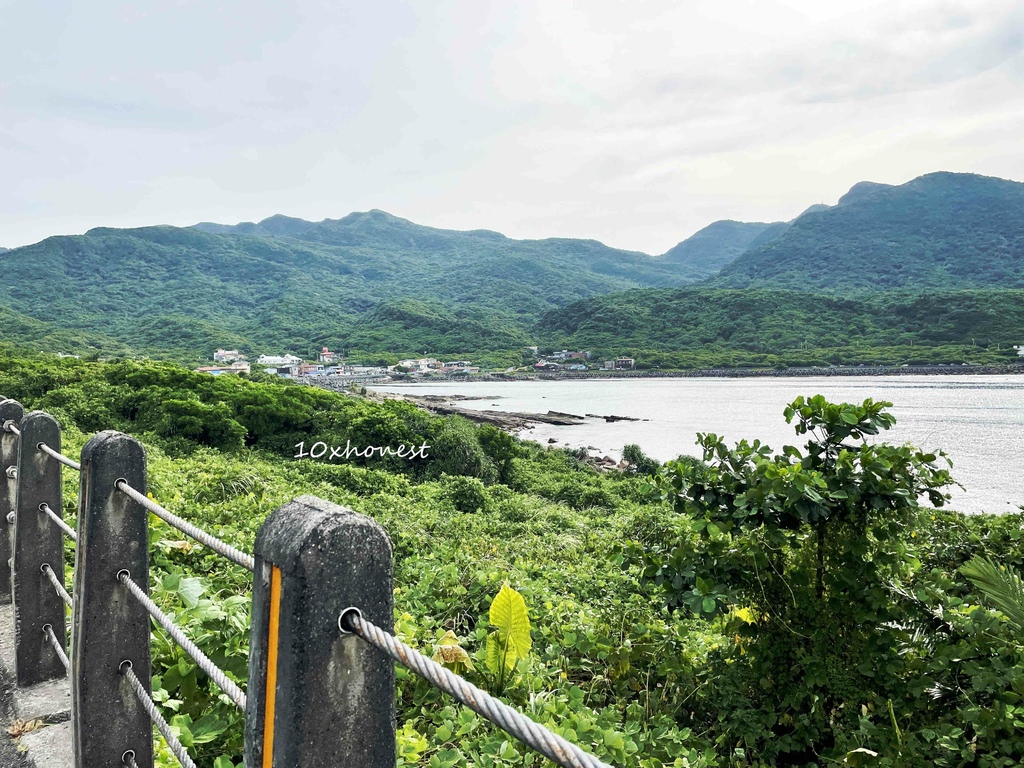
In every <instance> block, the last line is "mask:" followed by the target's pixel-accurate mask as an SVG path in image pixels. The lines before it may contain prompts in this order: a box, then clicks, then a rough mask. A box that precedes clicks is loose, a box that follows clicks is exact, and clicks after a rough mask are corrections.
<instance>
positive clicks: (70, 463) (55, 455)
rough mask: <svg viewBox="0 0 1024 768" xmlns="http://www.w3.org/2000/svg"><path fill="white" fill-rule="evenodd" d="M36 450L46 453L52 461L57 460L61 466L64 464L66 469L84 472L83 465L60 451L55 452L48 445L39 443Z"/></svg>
mask: <svg viewBox="0 0 1024 768" xmlns="http://www.w3.org/2000/svg"><path fill="white" fill-rule="evenodd" d="M36 448H37V449H38V450H40V451H42V452H43V453H45V454H46V455H47V456H49V457H50V458H51V459H56V460H57V461H59V462H60V463H61V464H63V465H64V466H65V467H71V469H73V470H75V471H76V472H81V471H82V465H81V464H79V463H78V462H77V461H75V460H74V459H69V458H68V457H67V456H65V455H64V454H63V453H61V452H60V451H55V450H53V448H51V447H50V446H48V445H47V444H46V443H38V444H37V445H36Z"/></svg>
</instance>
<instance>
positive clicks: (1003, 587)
mask: <svg viewBox="0 0 1024 768" xmlns="http://www.w3.org/2000/svg"><path fill="white" fill-rule="evenodd" d="M960 573H962V574H963V575H964V576H965V577H966V578H967V579H968V580H969V581H970V582H971V583H972V584H974V586H975V587H977V589H978V590H979V591H980V592H981V594H982V596H983V597H984V598H985V601H986V602H987V603H989V604H990V605H991V606H992V607H994V608H997V609H998V610H1000V611H1002V612H1003V613H1004V614H1005V615H1006V618H1008V619H1009V620H1010V622H1011V623H1012V624H1014V625H1015V626H1016V627H1017V629H1018V630H1021V631H1024V579H1022V578H1021V576H1020V574H1019V573H1017V572H1016V571H1012V570H1010V569H1009V568H1007V567H1006V566H1001V565H998V564H996V563H995V562H993V561H992V560H990V559H988V558H985V557H975V558H973V559H972V560H971V561H970V562H968V563H966V564H964V565H963V566H961V567H960Z"/></svg>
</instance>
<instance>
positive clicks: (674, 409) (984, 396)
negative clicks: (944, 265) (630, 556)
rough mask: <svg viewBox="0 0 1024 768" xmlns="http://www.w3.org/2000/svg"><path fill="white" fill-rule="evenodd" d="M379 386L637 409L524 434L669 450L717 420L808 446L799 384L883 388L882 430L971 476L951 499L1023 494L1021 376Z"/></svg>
mask: <svg viewBox="0 0 1024 768" xmlns="http://www.w3.org/2000/svg"><path fill="white" fill-rule="evenodd" d="M371 388H372V389H375V390H378V391H385V392H396V393H407V394H416V395H427V394H432V395H466V396H469V397H472V398H474V399H471V400H464V401H461V402H458V403H457V405H459V406H461V407H464V408H475V409H480V410H495V411H523V412H529V413H546V412H547V411H559V412H563V413H572V414H576V415H579V416H586V414H593V416H594V417H603V416H625V417H629V418H632V419H639V421H616V422H607V421H605V420H604V419H603V418H594V417H587V418H585V420H584V422H583V423H582V424H579V425H572V426H554V425H548V424H538V425H535V426H534V427H532V428H530V429H526V430H523V431H522V432H521V433H520V435H521V437H523V438H524V439H529V440H536V441H538V442H540V443H543V444H552V445H556V446H559V447H583V448H587V449H589V450H590V453H591V454H592V455H600V456H611V457H613V458H616V459H617V458H619V456H620V455H621V451H622V447H623V446H624V445H628V444H630V443H636V444H638V445H639V446H640V447H641V448H642V449H643V451H644V452H645V453H647V454H648V455H650V456H653V457H654V458H657V459H659V460H661V461H667V460H669V459H673V458H676V457H677V456H680V455H684V454H685V455H690V456H697V455H699V448H698V447H697V445H696V439H697V433H699V432H713V433H715V434H717V435H720V436H722V437H724V438H725V440H726V442H727V443H730V444H731V443H734V442H736V441H738V440H740V439H742V438H746V439H748V440H752V439H754V438H758V439H760V440H761V441H762V442H764V443H767V444H768V445H770V446H771V447H772V448H773V449H775V450H781V449H782V446H783V445H795V446H798V447H802V445H803V443H804V442H806V437H804V438H801V437H800V436H798V435H797V434H796V433H795V432H794V430H793V427H792V426H791V425H789V424H786V421H785V418H784V417H783V413H782V412H783V409H784V408H785V406H786V405H787V403H789V402H791V401H792V400H793V399H794V398H795V397H797V396H798V395H804V396H811V395H816V394H821V395H824V396H825V398H826V399H828V400H830V401H832V402H850V403H859V402H861V401H863V400H865V399H866V398H872V399H874V400H876V401H877V400H885V401H888V402H891V403H892V404H893V406H892V409H891V412H892V413H893V415H894V416H895V417H896V425H895V426H894V427H893V428H892V429H890V430H889V431H888V432H886V433H884V435H883V437H882V439H884V440H886V441H888V442H892V443H911V444H913V445H915V446H917V447H919V448H924V449H927V450H938V449H941V450H943V451H945V452H946V453H947V454H948V456H949V458H950V459H951V460H952V462H953V470H952V473H953V477H954V479H955V480H956V481H957V482H959V483H960V484H961V485H962V486H963V488H953V489H951V493H952V496H953V499H952V501H951V502H950V504H949V505H948V506H950V507H951V508H954V509H958V510H960V511H962V512H971V513H978V512H1007V511H1017V510H1018V508H1019V507H1020V506H1021V505H1024V376H948V375H929V376H864V377H860V376H856V377H855V376H850V377H840V376H836V377H832V376H829V377H764V378H735V379H732V378H706V379H705V378H678V379H673V378H658V379H604V378H602V379H575V380H560V381H512V382H459V383H447V382H446V383H430V384H402V385H382V386H374V387H371ZM552 440H553V441H554V443H551V441H552Z"/></svg>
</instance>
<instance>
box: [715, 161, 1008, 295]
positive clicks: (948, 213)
mask: <svg viewBox="0 0 1024 768" xmlns="http://www.w3.org/2000/svg"><path fill="white" fill-rule="evenodd" d="M1022 212H1024V184H1021V183H1018V182H1013V181H1006V180H1003V179H996V178H991V177H987V176H977V175H974V174H962V173H931V174H928V175H926V176H921V177H919V178H916V179H914V180H913V181H910V182H908V183H906V184H903V185H900V186H890V185H887V184H874V183H871V182H862V183H860V184H857V185H855V186H854V187H853V188H852V189H851V190H850V191H849V192H848V193H847V194H846V195H844V196H843V197H842V198H841V199H840V200H839V204H838V205H836V206H832V207H827V208H824V209H821V210H816V211H810V212H808V213H805V214H804V215H802V216H800V217H799V218H798V219H796V220H795V221H793V222H792V224H791V225H790V226H789V227H788V228H787V229H786V231H785V232H783V233H782V234H781V235H780V236H779V237H777V238H776V239H774V240H772V241H771V242H769V243H766V244H764V245H761V246H760V247H757V248H754V249H751V250H748V251H746V252H745V253H743V254H742V255H740V256H739V257H738V258H736V260H735V261H733V262H732V263H731V264H729V265H728V266H726V267H724V268H723V270H722V271H721V273H720V274H719V275H718V276H717V277H714V278H712V279H711V281H710V285H713V286H716V287H723V288H748V287H774V288H788V289H793V290H809V291H819V292H829V293H849V292H858V291H877V290H887V289H893V288H911V289H920V288H980V287H994V288H1021V287H1024V213H1022Z"/></svg>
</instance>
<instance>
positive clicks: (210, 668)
mask: <svg viewBox="0 0 1024 768" xmlns="http://www.w3.org/2000/svg"><path fill="white" fill-rule="evenodd" d="M117 580H118V581H120V582H121V583H122V584H124V585H125V586H126V587H127V588H128V591H129V592H130V593H131V594H132V596H133V597H134V598H135V599H136V600H138V601H139V602H140V603H142V605H143V606H144V607H145V609H146V611H147V612H148V613H149V615H150V616H152V617H153V619H154V620H155V621H156V623H157V624H159V625H160V626H161V627H163V628H164V631H165V632H167V634H168V635H170V636H171V637H172V638H173V639H174V641H175V642H176V643H177V644H178V645H180V646H181V647H182V649H183V650H184V651H185V653H187V654H188V655H189V656H191V657H192V659H193V660H194V661H195V663H196V664H198V665H199V668H200V669H201V670H203V672H205V673H206V674H207V675H209V676H210V679H211V680H213V682H215V683H216V684H217V687H219V688H220V689H221V690H222V691H224V693H225V694H226V695H227V697H228V698H229V699H231V701H233V702H234V704H235V706H236V707H238V708H239V709H241V710H242V711H245V693H243V691H242V689H241V688H239V687H238V685H237V684H236V683H235V682H234V681H232V680H231V679H230V678H229V677H228V676H227V675H226V674H225V673H224V670H222V669H220V668H219V667H218V666H217V665H216V664H214V663H213V662H212V661H210V657H209V656H207V655H206V654H205V653H203V652H202V651H201V650H199V646H197V645H196V644H195V643H193V642H192V641H191V640H190V639H189V638H188V636H187V635H186V634H185V633H184V632H182V631H181V629H180V628H179V627H178V625H176V624H175V623H174V621H173V619H171V617H170V616H168V615H167V614H166V613H164V612H163V611H161V610H160V608H159V606H157V604H156V603H154V602H153V601H152V599H150V597H149V595H147V594H146V593H145V592H144V591H143V589H142V587H140V586H139V585H138V584H136V583H135V582H134V581H133V580H132V577H131V574H130V573H128V571H118V574H117Z"/></svg>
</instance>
